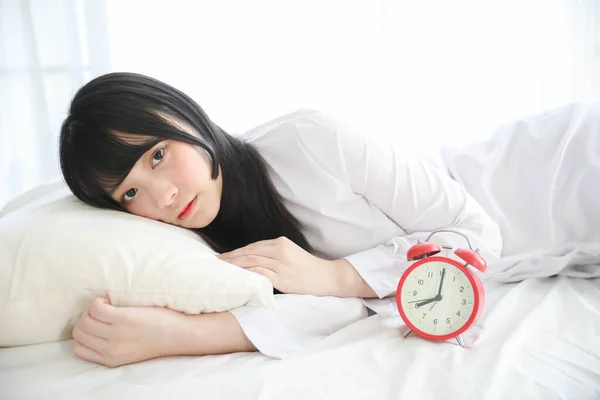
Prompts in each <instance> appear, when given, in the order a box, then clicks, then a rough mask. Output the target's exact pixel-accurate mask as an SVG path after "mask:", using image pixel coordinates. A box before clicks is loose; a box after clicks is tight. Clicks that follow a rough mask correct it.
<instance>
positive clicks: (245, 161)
mask: <svg viewBox="0 0 600 400" xmlns="http://www.w3.org/2000/svg"><path fill="white" fill-rule="evenodd" d="M60 165H61V169H62V174H63V176H64V179H65V181H66V183H67V184H68V186H69V187H70V189H71V190H72V192H73V194H74V195H75V196H77V197H78V198H79V199H80V200H82V201H84V202H86V203H88V204H91V205H94V206H97V207H104V208H112V209H117V210H122V211H124V212H128V213H132V214H136V215H139V216H142V217H147V218H152V219H155V220H159V221H162V222H164V223H167V224H174V225H178V226H181V227H185V228H189V229H191V230H194V231H195V232H197V233H198V234H199V235H200V236H201V237H203V238H204V239H205V240H206V242H207V243H208V244H210V245H211V246H212V247H213V248H214V249H215V250H216V251H217V252H218V253H220V257H221V258H222V259H223V260H225V261H227V262H229V263H231V264H234V265H237V266H239V267H241V268H246V269H248V270H250V271H253V272H255V273H258V274H262V275H264V276H265V277H267V278H268V279H269V280H270V281H271V282H272V284H273V287H274V289H275V291H276V293H280V294H278V295H277V296H276V298H277V308H276V309H273V310H267V309H264V308H260V307H251V306H247V307H240V308H237V309H234V310H230V311H228V312H222V313H212V314H201V315H195V316H190V315H185V314H182V313H179V312H176V311H174V310H170V309H165V308H158V307H113V306H112V305H110V304H109V303H108V301H107V300H106V299H103V298H98V299H96V300H95V301H94V303H93V304H92V305H91V307H90V308H89V309H87V310H86V311H85V312H84V313H83V315H82V317H81V319H80V320H79V322H78V323H77V325H76V326H75V328H74V330H73V337H74V352H75V354H76V355H77V356H79V357H81V358H83V359H86V360H89V361H92V362H97V363H100V364H104V365H107V366H119V365H123V364H128V363H134V362H138V361H142V360H147V359H151V358H155V357H160V356H166V355H178V354H188V355H202V354H220V353H230V352H238V351H256V350H258V351H261V352H262V353H264V354H266V355H269V356H272V357H276V358H283V357H287V356H289V355H292V354H294V353H295V352H296V351H298V350H299V349H301V348H302V347H303V346H306V345H307V344H310V343H312V342H314V341H316V340H318V339H320V338H322V337H324V336H326V335H328V334H330V333H332V332H334V331H336V330H338V329H340V328H342V327H344V326H346V325H348V324H350V323H352V322H354V321H357V320H359V319H361V318H364V317H366V316H367V315H368V313H367V309H366V308H365V306H367V307H369V308H370V309H372V310H375V311H376V312H390V311H391V312H396V313H397V310H395V302H394V294H395V293H394V292H395V289H396V286H397V284H398V281H399V279H400V276H401V274H402V272H403V271H404V269H405V268H406V266H407V265H408V263H407V261H406V258H405V254H406V251H407V249H408V248H409V247H410V246H411V245H413V244H415V243H416V241H417V239H423V238H424V237H425V236H427V235H428V234H429V233H430V232H431V231H433V230H435V229H438V228H450V227H452V228H454V229H455V230H459V231H461V232H463V233H465V234H467V235H468V236H469V239H470V240H471V242H473V243H474V246H476V247H477V248H479V249H480V251H481V253H482V255H483V256H484V257H497V256H499V254H500V250H501V237H500V231H499V229H498V226H497V225H496V223H495V222H494V221H493V220H492V219H491V218H490V217H489V216H488V215H486V213H485V212H484V211H483V209H482V208H481V207H480V206H479V205H478V204H477V203H476V202H475V201H474V200H473V199H472V198H471V197H470V196H469V195H468V194H467V193H466V192H465V190H464V189H463V187H462V186H460V185H459V184H458V183H457V182H455V181H454V180H452V179H451V178H450V176H449V175H448V174H447V173H446V172H445V171H444V170H442V169H438V168H436V167H434V166H433V165H430V164H429V163H427V162H426V161H425V160H421V159H418V158H415V157H412V156H411V155H410V154H403V153H402V151H401V149H400V148H398V147H394V146H392V145H390V143H388V142H387V141H386V140H384V139H382V138H381V137H380V136H378V135H369V132H360V131H358V130H356V129H354V128H352V127H350V126H347V125H346V124H344V123H343V122H341V121H339V120H337V119H335V118H333V117H331V116H328V115H326V114H323V113H321V112H318V111H311V110H299V111H296V112H293V113H290V114H287V115H284V116H281V117H279V118H276V119H274V120H272V121H269V122H267V123H265V124H263V125H261V126H258V127H256V128H254V129H252V130H250V131H249V132H246V133H245V134H243V135H241V136H232V135H229V134H227V133H226V132H224V131H223V130H222V129H221V128H219V127H218V126H217V125H216V124H215V123H214V122H212V121H211V120H210V119H209V118H208V116H207V115H206V114H205V113H204V111H203V110H202V108H201V107H200V106H199V105H198V104H196V103H195V102H194V101H193V100H192V99H191V98H189V97H188V96H186V95H185V94H184V93H182V92H180V91H178V90H177V89H175V88H173V87H171V86H169V85H167V84H165V83H162V82H160V81H157V80H155V79H152V78H150V77H146V76H142V75H138V74H131V73H112V74H108V75H104V76H101V77H99V78H96V79H94V80H92V81H90V82H89V83H87V84H86V85H85V86H84V87H82V88H81V89H80V90H79V91H78V92H77V93H76V95H75V97H74V98H73V100H72V103H71V105H70V109H69V115H68V117H67V118H66V120H65V121H64V123H63V126H62V130H61V136H60ZM436 237H439V238H441V240H444V241H445V243H450V244H460V245H461V246H462V245H463V244H464V243H462V242H461V241H460V240H461V239H462V238H460V237H459V236H458V235H452V234H450V235H448V236H444V235H443V234H441V235H436ZM459 241H460V243H459Z"/></svg>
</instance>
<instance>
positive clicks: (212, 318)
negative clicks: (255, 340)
mask: <svg viewBox="0 0 600 400" xmlns="http://www.w3.org/2000/svg"><path fill="white" fill-rule="evenodd" d="M177 337H178V340H176V343H175V346H174V347H173V348H172V349H171V350H170V353H171V355H207V354H225V353H237V352H245V351H256V347H254V345H253V344H252V342H250V340H248V338H247V337H246V335H245V334H244V331H243V330H242V328H241V327H240V324H239V323H238V322H237V320H236V319H235V317H234V316H233V315H232V314H231V313H230V312H228V311H225V312H219V313H210V314H200V315H185V318H184V319H183V320H182V324H181V325H180V326H179V328H178V333H177Z"/></svg>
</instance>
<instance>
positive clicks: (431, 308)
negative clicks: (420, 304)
mask: <svg viewBox="0 0 600 400" xmlns="http://www.w3.org/2000/svg"><path fill="white" fill-rule="evenodd" d="M436 304H437V301H436V302H435V303H433V304H432V305H431V307H430V308H429V311H431V310H433V306H435V305H436Z"/></svg>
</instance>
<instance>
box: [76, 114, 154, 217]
mask: <svg viewBox="0 0 600 400" xmlns="http://www.w3.org/2000/svg"><path fill="white" fill-rule="evenodd" d="M73 125H75V126H72V127H71V129H78V130H80V131H85V132H86V134H85V135H81V134H79V135H72V136H71V138H70V139H71V140H70V143H69V146H68V149H67V150H66V153H68V154H64V157H65V158H66V159H68V165H69V169H70V171H69V172H70V173H69V175H70V180H71V182H72V183H74V185H69V186H71V187H73V188H77V189H76V191H77V192H79V193H74V194H75V195H76V196H77V197H79V198H80V199H85V200H86V201H88V202H90V203H92V204H95V205H98V206H107V202H108V203H113V204H112V206H113V207H114V206H115V205H116V202H114V200H113V199H112V198H111V194H112V192H113V191H114V190H115V189H117V188H118V187H119V185H120V184H121V183H122V182H123V181H124V180H125V178H126V177H127V175H128V174H129V172H130V171H131V169H132V168H133V166H134V165H135V163H136V162H137V161H138V160H139V159H140V157H142V156H143V155H144V153H146V152H147V151H148V150H150V149H151V148H152V147H154V146H155V145H157V144H158V143H160V142H161V141H163V140H165V139H164V138H162V137H158V136H148V135H140V134H129V133H120V132H117V131H113V130H110V129H107V128H95V127H81V126H76V125H78V124H77V123H75V124H73Z"/></svg>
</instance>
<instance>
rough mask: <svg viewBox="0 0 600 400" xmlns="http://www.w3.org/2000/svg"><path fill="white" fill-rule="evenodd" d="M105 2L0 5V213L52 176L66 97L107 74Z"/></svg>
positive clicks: (4, 1)
mask: <svg viewBox="0 0 600 400" xmlns="http://www.w3.org/2000/svg"><path fill="white" fill-rule="evenodd" d="M106 37H107V23H106V4H105V2H104V1H103V0H98V1H96V0H94V1H90V2H84V1H81V0H0V207H1V206H2V205H3V204H4V203H5V202H6V201H8V200H9V199H10V198H12V197H14V196H16V195H17V194H19V193H21V192H23V191H25V190H27V189H29V188H32V187H34V186H36V185H38V184H40V183H41V182H44V181H46V180H49V179H51V178H53V177H55V176H56V175H57V174H58V171H59V170H58V155H57V148H58V146H57V140H58V134H59V129H60V124H61V122H62V120H63V119H64V118H65V116H66V112H67V107H68V104H69V100H70V97H71V96H72V95H73V94H74V92H75V90H77V88H78V87H79V86H81V85H82V84H83V83H84V82H85V81H86V80H88V79H90V78H91V77H94V76H97V75H100V74H103V73H106V72H109V71H110V62H109V52H108V41H107V40H106Z"/></svg>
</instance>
